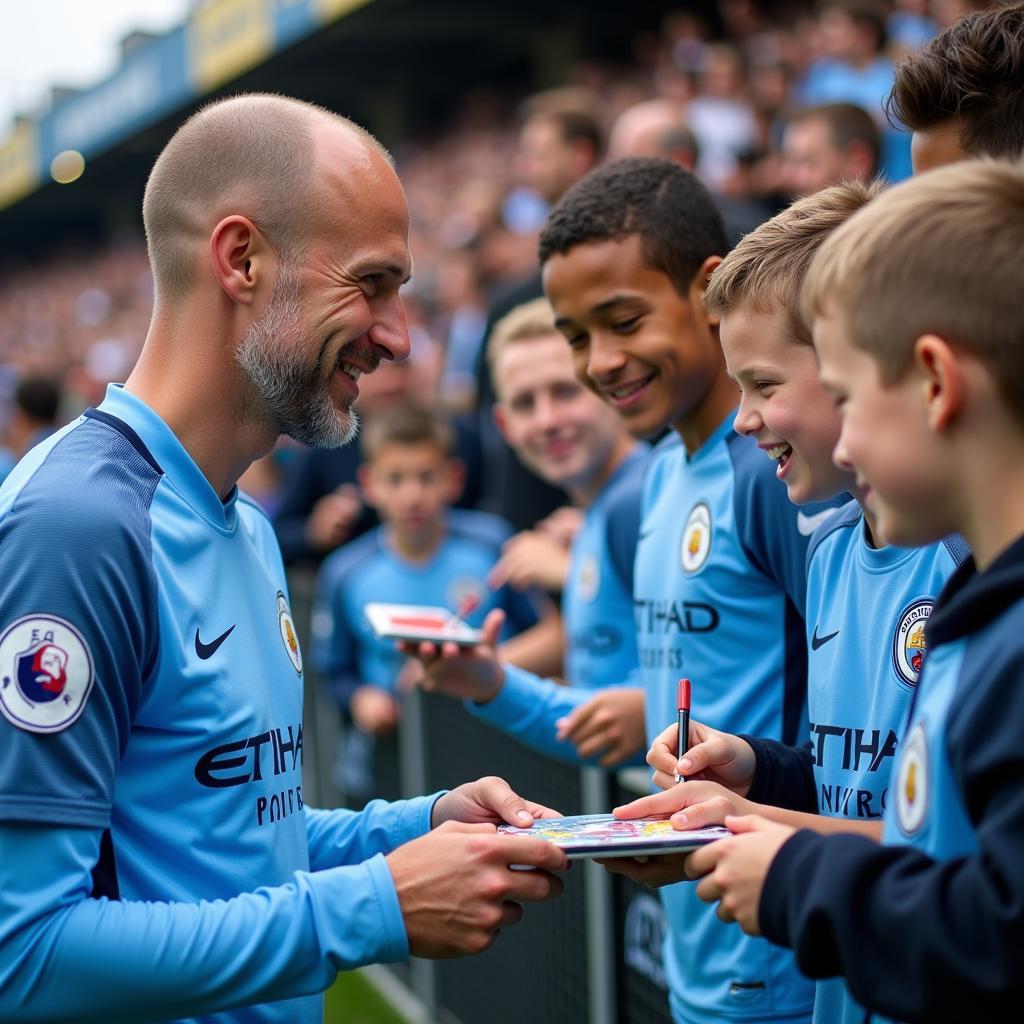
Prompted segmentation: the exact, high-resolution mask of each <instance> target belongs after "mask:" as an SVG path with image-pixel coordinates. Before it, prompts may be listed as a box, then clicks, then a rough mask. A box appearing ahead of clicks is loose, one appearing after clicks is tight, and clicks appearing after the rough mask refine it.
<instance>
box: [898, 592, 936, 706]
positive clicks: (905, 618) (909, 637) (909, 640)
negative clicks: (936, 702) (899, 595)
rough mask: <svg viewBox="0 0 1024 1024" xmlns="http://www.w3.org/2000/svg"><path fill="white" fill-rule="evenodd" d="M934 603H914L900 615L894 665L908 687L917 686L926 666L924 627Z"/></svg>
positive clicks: (923, 600) (924, 600)
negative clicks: (922, 670)
mask: <svg viewBox="0 0 1024 1024" xmlns="http://www.w3.org/2000/svg"><path fill="white" fill-rule="evenodd" d="M933 607H934V602H933V601H930V600H926V599H921V600H919V601H914V602H912V603H911V604H909V605H908V606H907V607H906V608H904V610H903V611H902V612H901V613H900V617H899V620H898V621H897V623H896V631H895V633H893V638H892V665H893V668H894V669H895V670H896V675H897V676H898V677H899V678H900V680H901V681H902V682H903V683H905V684H906V685H907V686H917V680H918V677H919V676H920V675H921V668H922V666H923V665H924V655H925V637H924V625H925V623H926V622H927V621H928V616H929V615H931V613H932V608H933Z"/></svg>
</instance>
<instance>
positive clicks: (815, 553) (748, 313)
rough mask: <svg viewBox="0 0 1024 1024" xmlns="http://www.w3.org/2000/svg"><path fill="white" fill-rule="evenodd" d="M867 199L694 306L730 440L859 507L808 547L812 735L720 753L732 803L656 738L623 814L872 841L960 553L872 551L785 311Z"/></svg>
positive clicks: (758, 236) (739, 252)
mask: <svg viewBox="0 0 1024 1024" xmlns="http://www.w3.org/2000/svg"><path fill="white" fill-rule="evenodd" d="M875 191H876V190H873V189H871V188H868V187H866V186H864V185H861V184H859V183H856V182H853V183H847V184H844V185H838V186H834V187H832V188H827V189H823V190H822V191H820V192H818V193H817V194H815V195H813V196H810V197H808V198H806V199H803V200H800V201H799V202H796V203H794V204H793V205H792V206H791V207H790V208H789V209H788V210H785V211H783V212H782V213H780V214H779V215H778V216H776V217H774V218H773V219H772V220H771V221H769V222H767V223H766V224H763V225H761V227H759V228H758V229H756V230H755V231H753V232H752V233H751V234H749V235H747V236H746V237H745V238H744V239H743V240H742V241H741V242H740V244H739V245H738V246H737V247H736V248H735V249H734V250H733V251H732V252H731V253H730V254H729V255H728V256H727V257H726V259H725V260H724V261H723V262H722V265H721V266H720V267H719V269H718V270H717V271H716V272H715V275H714V276H713V277H712V281H711V285H710V286H709V288H708V291H707V292H706V293H705V304H706V306H707V307H708V308H709V309H710V310H712V311H713V312H715V313H717V314H718V315H719V316H720V317H721V337H722V347H723V349H724V352H725V357H726V362H727V364H728V366H729V372H730V374H731V375H732V376H733V377H734V378H735V379H736V380H737V381H738V383H739V385H740V388H741V393H742V401H741V404H740V409H739V412H738V413H737V416H736V421H735V426H736V429H737V430H738V431H740V432H742V433H744V434H749V435H751V436H752V437H754V439H755V440H756V441H757V443H758V446H759V447H760V448H761V449H762V450H763V451H764V453H765V456H766V457H767V458H769V459H771V460H772V462H773V463H774V464H775V465H776V467H777V468H776V475H777V476H778V478H779V480H780V481H782V482H783V483H784V484H785V488H786V491H787V493H788V496H789V498H790V500H791V501H793V502H794V503H795V504H797V505H801V506H803V505H805V504H806V503H807V502H809V501H813V500H815V499H822V498H826V497H829V496H831V495H835V494H842V493H843V492H844V491H846V490H850V491H853V492H854V494H855V495H856V499H855V500H852V501H850V502H849V503H848V505H847V506H846V507H844V508H843V509H842V510H840V511H839V512H838V513H836V514H835V515H833V516H831V517H830V518H829V519H828V520H827V521H826V522H824V523H823V524H822V525H821V526H819V527H818V529H817V530H816V531H815V534H814V537H813V539H812V541H811V545H810V548H809V550H808V556H807V563H808V564H807V602H806V621H807V641H806V642H807V645H808V662H809V674H808V687H807V695H808V710H809V716H810V731H809V733H808V732H806V731H805V732H803V733H802V734H801V735H800V736H799V740H800V747H799V749H794V748H786V747H783V746H782V745H780V744H779V743H778V742H777V741H774V742H773V741H769V740H763V741H755V740H751V741H750V742H749V744H748V743H745V742H744V741H741V740H736V741H735V745H734V746H729V745H723V752H722V754H723V755H726V756H727V757H728V759H733V758H736V759H742V758H744V757H746V758H750V757H754V758H756V769H755V770H754V774H753V780H752V782H751V783H750V788H749V790H747V789H744V790H743V793H742V794H741V795H739V796H735V797H734V796H733V795H732V794H731V793H730V792H728V791H725V790H723V789H722V787H721V786H719V785H717V784H716V783H714V782H692V783H689V784H687V785H686V786H684V787H681V788H679V787H676V785H675V781H674V770H675V750H676V748H675V744H676V731H675V730H674V729H669V730H666V734H665V735H664V736H663V737H662V738H660V739H659V742H657V743H656V744H655V748H654V750H652V763H653V764H654V765H655V767H656V768H659V769H660V772H659V775H658V777H657V779H656V781H657V782H659V783H660V784H662V785H664V786H667V787H669V792H667V793H665V794H664V795H663V796H662V797H659V798H655V799H653V800H652V799H647V800H645V801H639V802H637V803H635V804H634V805H633V806H632V807H631V808H630V809H629V811H624V812H622V813H626V814H641V813H662V814H663V813H667V812H672V811H680V810H682V811H684V813H685V816H686V819H687V823H688V824H690V825H691V826H693V825H695V824H698V823H718V822H721V821H722V820H723V819H724V817H725V815H726V814H730V813H731V814H736V813H752V812H753V811H755V810H757V811H758V812H760V813H762V814H764V816H765V817H767V818H770V819H773V820H778V821H782V822H786V823H788V824H795V825H798V826H801V827H807V828H813V829H816V830H819V831H834V830H836V829H837V828H838V829H853V830H856V831H859V832H861V833H862V834H866V835H869V836H871V837H872V838H875V839H877V838H879V835H880V822H881V818H882V814H883V812H884V810H885V807H886V804H887V801H888V792H889V779H890V774H891V771H892V766H893V764H894V757H895V755H896V751H897V742H898V737H899V736H900V734H901V731H902V728H903V724H904V721H905V718H906V714H907V710H908V708H909V704H910V699H911V695H912V694H913V692H914V687H915V685H916V682H917V678H918V673H919V672H920V669H921V664H922V663H923V660H924V657H925V641H924V636H925V632H924V625H925V622H926V620H927V618H928V615H929V613H930V612H931V609H932V606H933V604H934V600H935V596H936V595H937V594H938V592H939V590H940V589H941V588H942V586H943V584H944V583H945V581H946V579H947V578H948V577H949V576H950V574H951V573H952V572H953V570H954V569H955V568H956V566H957V564H958V563H959V561H961V560H962V559H963V557H964V555H965V545H964V544H963V542H962V541H960V540H958V539H956V538H950V539H948V540H947V541H946V542H945V543H943V544H938V545H931V546H929V547H925V548H901V547H893V546H887V545H884V544H882V543H881V542H880V541H879V540H877V530H876V526H875V521H874V516H873V515H872V514H871V511H870V509H869V508H868V507H866V506H865V504H864V494H863V491H862V490H860V489H858V488H857V486H856V481H855V479H854V478H853V476H852V474H851V473H850V472H849V470H848V469H847V468H845V467H841V466H837V465H836V464H835V462H834V461H833V458H832V452H833V449H834V448H835V445H836V442H837V441H838V439H839V419H838V414H837V413H836V410H835V408H834V407H833V403H832V399H831V397H830V395H829V394H828V392H826V391H825V389H824V388H823V387H822V386H821V384H820V382H819V380H818V366H817V360H816V358H815V354H814V349H813V347H812V344H811V337H810V332H809V331H808V329H807V328H806V327H805V326H804V325H803V323H802V321H801V320H800V317H799V310H798V309H795V308H793V306H792V303H793V302H794V301H795V297H796V295H797V294H798V292H799V284H800V281H801V279H802V277H803V274H804V272H805V270H806V267H807V265H808V263H809V261H810V259H811V258H812V257H813V255H814V253H815V252H816V251H817V250H818V248H819V246H820V245H821V244H822V242H823V241H824V240H825V239H826V238H827V237H828V235H829V233H830V232H831V231H833V230H835V229H836V228H837V227H839V226H840V225H841V224H842V223H843V222H844V221H846V220H847V219H848V218H849V217H850V216H851V215H852V214H854V213H855V212H856V211H857V210H859V209H860V208H861V207H863V206H864V205H865V204H866V203H867V202H868V201H869V200H870V199H871V198H872V196H873V195H874V194H875ZM776 486H778V485H776ZM778 489H779V490H780V491H781V490H782V488H781V487H779V488H778ZM696 729H697V730H698V731H699V730H700V726H699V725H698V726H696ZM808 739H809V740H810V744H809V746H808V742H807V741H808ZM740 744H742V747H740ZM737 747H739V752H737V749H736V748H737ZM707 755H708V748H707V746H704V747H697V748H696V749H694V750H693V751H691V752H689V754H688V757H689V758H690V761H691V766H690V767H689V768H688V770H687V772H686V773H685V774H692V773H693V772H696V771H699V770H702V769H704V768H707V767H708V762H707V761H706V760H705V758H706V756H707ZM773 757H774V758H776V759H780V760H784V761H786V762H787V763H789V762H791V763H792V764H793V765H794V767H795V769H796V770H795V771H794V773H793V774H792V775H791V777H790V778H789V779H788V781H787V785H786V788H785V789H783V787H782V783H781V780H779V779H778V778H777V777H776V780H775V786H774V787H773V786H771V785H770V781H771V779H772V774H773V773H772V772H771V770H770V769H769V768H767V767H765V769H764V770H762V764H763V763H764V764H767V763H770V762H771V759H772V758H773ZM743 797H745V799H743ZM756 801H762V802H763V803H768V804H775V803H777V804H778V805H779V807H781V808H783V809H781V810H780V809H779V808H777V807H775V806H760V805H758V804H757V803H756ZM794 812H797V813H794ZM818 815H821V816H822V817H818ZM837 819H838V820H837ZM862 826H864V827H862ZM682 863H683V862H682V859H680V858H676V859H675V862H674V867H671V866H669V864H668V863H666V864H665V865H662V867H661V868H658V869H656V868H655V867H654V866H649V867H648V868H646V869H645V870H646V871H647V872H648V877H650V875H652V874H653V873H654V872H655V871H656V870H658V871H662V872H664V873H663V874H659V876H658V877H659V880H663V879H664V878H678V877H680V873H681V870H682ZM863 1016H864V1010H863V1009H862V1008H861V1007H859V1006H858V1005H856V1003H855V1002H854V1001H853V999H852V998H851V997H850V996H849V994H848V993H847V992H846V991H845V986H844V984H843V982H842V980H841V979H829V980H827V981H822V982H819V983H818V985H817V991H816V993H815V1002H814V1019H815V1021H817V1022H821V1024H830V1022H833V1021H834V1022H837V1024H838V1022H846V1024H861V1021H862V1019H863Z"/></svg>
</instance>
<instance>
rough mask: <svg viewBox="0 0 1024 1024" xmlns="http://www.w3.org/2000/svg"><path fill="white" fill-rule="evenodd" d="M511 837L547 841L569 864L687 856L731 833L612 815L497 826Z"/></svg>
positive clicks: (724, 829)
mask: <svg viewBox="0 0 1024 1024" xmlns="http://www.w3.org/2000/svg"><path fill="white" fill-rule="evenodd" d="M498 832H499V833H501V834H503V835H510V836H529V837H531V838H533V839H546V840H547V841H548V842H549V843H554V844H555V846H560V847H561V848H562V849H563V850H565V853H566V856H567V857H568V858H569V859H570V860H578V859H580V858H584V857H602V858H608V857H650V856H653V855H656V854H663V853H688V852H689V851H691V850H695V849H697V847H699V846H705V845H707V844H708V843H713V842H714V841H715V840H716V839H722V838H723V837H725V836H728V835H730V834H731V833H730V832H729V830H728V829H727V828H723V827H722V826H721V825H709V826H707V827H706V828H695V829H693V830H692V831H688V832H680V831H679V830H677V829H674V828H673V827H672V823H671V822H670V821H668V820H664V819H659V820H654V819H651V818H636V819H632V820H629V821H622V820H620V819H619V818H615V817H613V816H612V815H611V814H577V815H575V816H573V817H569V818H544V819H541V820H540V821H538V822H536V824H534V826H533V828H516V827H515V826H513V825H499V826H498Z"/></svg>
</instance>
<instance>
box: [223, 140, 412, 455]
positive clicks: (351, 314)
mask: <svg viewBox="0 0 1024 1024" xmlns="http://www.w3.org/2000/svg"><path fill="white" fill-rule="evenodd" d="M354 145H358V146H359V147H360V148H361V151H359V150H357V151H356V152H355V153H353V146H354ZM317 161H318V164H319V165H320V166H321V170H320V174H319V175H318V177H317V181H318V185H317V186H316V190H315V192H314V194H313V195H311V197H310V201H311V204H317V205H318V206H319V208H320V209H321V211H322V213H321V214H320V215H318V217H317V218H316V226H315V227H313V228H312V229H311V231H310V237H309V239H308V241H307V243H306V247H305V252H304V253H303V258H302V260H301V262H299V261H296V262H295V263H288V262H286V261H280V262H279V263H278V266H277V275H276V279H275V280H274V285H273V288H272V291H271V295H270V298H269V301H268V303H267V305H266V307H265V308H264V309H263V310H262V311H261V313H260V314H259V315H258V316H257V317H256V318H255V319H254V320H253V321H252V322H251V323H250V324H249V326H248V328H247V329H246V330H245V332H244V333H243V336H242V338H241V339H240V342H239V346H238V350H237V354H236V360H237V362H238V365H239V366H240V367H241V369H242V371H243V373H244V374H245V375H246V377H247V378H248V382H249V384H250V387H251V391H252V393H253V398H252V400H253V401H254V402H255V403H257V405H258V406H259V409H258V412H259V414H260V415H261V416H262V417H263V418H264V419H266V420H267V421H268V424H269V425H271V426H272V427H273V429H275V430H276V431H277V433H279V434H288V435H289V436H291V437H293V438H295V440H297V441H301V442H302V443H304V444H308V445H312V446H316V447H326V448H333V447H337V446H339V445H342V444H345V443H347V442H348V441H349V440H351V438H352V436H353V435H354V433H355V430H356V417H355V414H354V413H353V411H352V403H353V402H354V401H355V400H356V398H357V397H358V395H359V385H358V383H357V382H358V379H359V377H360V376H361V375H362V374H364V373H372V372H373V370H374V369H376V367H377V365H378V364H379V363H380V361H381V360H382V359H389V360H390V359H404V358H405V357H406V356H407V355H408V354H409V333H408V328H407V325H406V320H405V310H404V307H403V305H402V300H401V298H400V296H399V294H398V289H399V287H400V285H401V284H402V282H403V281H405V280H406V278H407V277H408V275H409V270H410V266H411V259H410V255H409V246H408V235H409V214H408V209H407V207H406V203H405V195H404V193H403V191H402V187H401V185H400V184H399V182H398V178H397V177H396V176H395V173H394V171H393V170H392V168H391V166H390V165H389V164H388V162H387V160H386V159H385V158H384V156H383V155H382V154H380V153H377V152H376V151H371V149H370V148H369V147H368V146H367V145H366V144H365V143H364V142H363V141H362V140H357V142H356V143H354V142H353V137H352V133H351V132H342V131H338V130H334V131H332V132H329V133H322V134H321V136H320V137H319V138H318V142H317ZM367 196H372V197H373V199H372V201H368V200H367V198H366V197H367Z"/></svg>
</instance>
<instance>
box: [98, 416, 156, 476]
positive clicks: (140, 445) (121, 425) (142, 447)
mask: <svg viewBox="0 0 1024 1024" xmlns="http://www.w3.org/2000/svg"><path fill="white" fill-rule="evenodd" d="M83 415H84V416H87V417H88V418H89V419H91V420H99V422H100V423H105V424H106V425H107V426H108V427H113V429H114V430H116V431H117V432H118V433H119V434H121V435H123V436H124V438H125V439H126V440H127V441H128V443H129V444H130V445H131V446H132V447H133V448H134V449H135V450H136V451H137V452H138V453H139V454H140V455H141V456H142V457H143V458H144V459H145V460H146V462H148V463H149V464H150V466H152V467H153V469H155V470H156V471H157V472H158V473H159V474H160V475H161V476H163V474H164V471H163V469H162V467H161V466H160V463H159V462H157V461H156V459H155V458H153V453H152V452H151V451H150V450H149V449H148V448H147V447H146V444H145V442H144V441H143V440H142V438H141V437H139V435H138V434H136V433H135V431H134V430H133V429H132V428H131V427H129V426H128V424H127V423H125V422H124V420H120V419H118V418H117V417H116V416H111V415H110V413H109V412H101V411H100V410H99V409H86V410H85V412H84V413H83Z"/></svg>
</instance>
